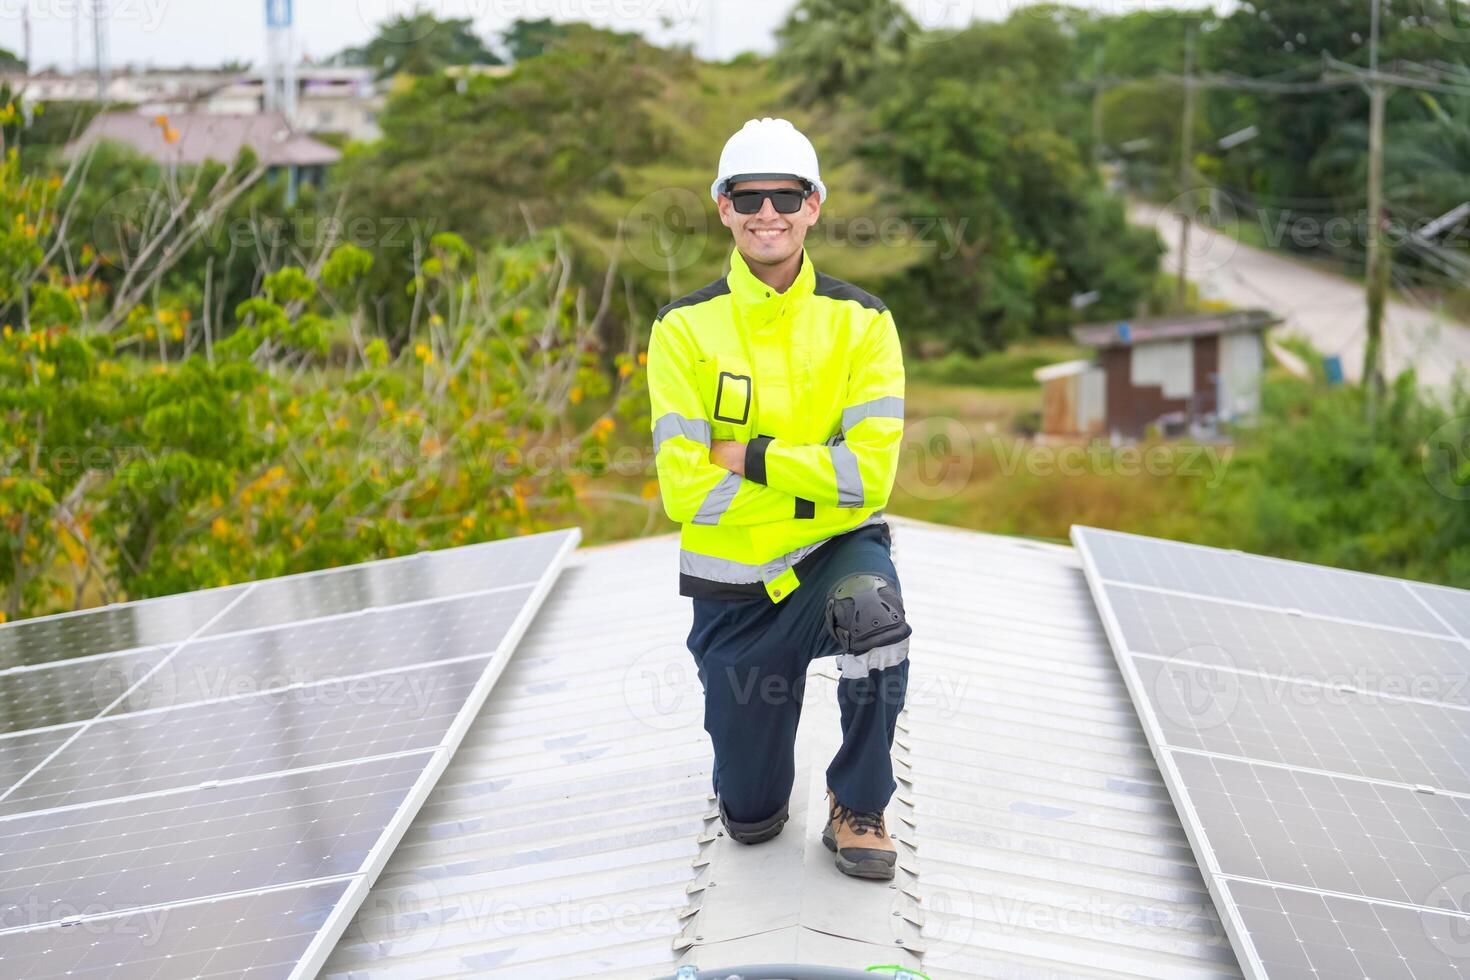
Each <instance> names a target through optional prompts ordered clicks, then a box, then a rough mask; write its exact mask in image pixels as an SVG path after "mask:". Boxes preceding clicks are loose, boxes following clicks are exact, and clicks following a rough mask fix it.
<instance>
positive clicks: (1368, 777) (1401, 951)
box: [1072, 528, 1470, 980]
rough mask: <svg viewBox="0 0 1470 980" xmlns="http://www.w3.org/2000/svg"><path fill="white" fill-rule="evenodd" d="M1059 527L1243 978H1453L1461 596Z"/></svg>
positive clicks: (1468, 657) (1460, 805) (1460, 963)
mask: <svg viewBox="0 0 1470 980" xmlns="http://www.w3.org/2000/svg"><path fill="white" fill-rule="evenodd" d="M1072 536H1073V541H1074V542H1075V543H1076V544H1077V546H1078V549H1079V551H1080V552H1081V553H1082V557H1083V565H1084V568H1085V570H1086V572H1087V576H1088V582H1089V585H1090V586H1091V588H1092V590H1093V594H1094V597H1095V598H1096V599H1097V600H1098V605H1099V609H1100V611H1101V612H1102V614H1103V620H1104V625H1105V627H1106V629H1107V631H1108V637H1109V640H1110V641H1111V642H1112V645H1113V649H1114V654H1115V655H1116V658H1117V660H1118V662H1119V665H1120V667H1121V668H1122V670H1123V673H1124V675H1125V678H1126V679H1127V681H1128V688H1129V694H1130V696H1131V697H1132V698H1133V699H1134V701H1135V704H1136V706H1137V707H1138V709H1139V712H1140V715H1141V716H1142V718H1143V720H1144V723H1145V727H1146V728H1147V729H1148V730H1149V734H1150V741H1151V743H1152V744H1153V747H1154V750H1155V754H1156V755H1157V756H1158V757H1159V761H1160V768H1161V771H1162V773H1163V775H1164V777H1165V780H1166V782H1167V783H1168V784H1169V787H1170V790H1171V793H1172V795H1173V796H1174V798H1175V800H1176V801H1177V802H1178V803H1179V805H1180V807H1181V811H1182V815H1183V816H1184V817H1185V819H1186V823H1187V824H1188V825H1190V826H1191V827H1192V830H1191V841H1192V843H1194V845H1195V846H1196V848H1197V851H1198V853H1199V855H1200V858H1201V865H1202V867H1203V868H1204V870H1205V871H1206V872H1207V880H1208V881H1209V883H1210V885H1211V888H1212V891H1214V893H1215V896H1216V900H1217V903H1218V904H1219V905H1220V907H1221V908H1222V911H1223V912H1224V913H1225V915H1224V918H1225V921H1226V922H1227V924H1228V927H1229V929H1230V930H1231V934H1232V937H1233V938H1235V939H1236V940H1237V941H1238V942H1239V943H1242V944H1243V948H1238V951H1239V952H1241V954H1242V956H1241V962H1242V965H1243V966H1245V967H1246V968H1247V973H1249V974H1250V975H1252V976H1254V977H1258V978H1259V977H1270V978H1271V980H1282V978H1300V980H1326V978H1337V977H1342V978H1348V977H1351V978H1354V980H1362V978H1369V977H1371V978H1377V977H1381V976H1395V977H1399V976H1402V977H1411V978H1418V977H1426V978H1427V977H1455V976H1463V975H1465V973H1466V967H1467V963H1470V681H1467V678H1470V642H1467V640H1466V639H1465V638H1464V636H1463V634H1464V632H1465V630H1464V627H1466V626H1467V625H1470V602H1467V599H1470V593H1464V592H1461V591H1459V590H1454V589H1443V588H1438V587H1432V586H1425V585H1419V584H1415V583H1407V582H1403V581H1399V580H1395V579H1389V578H1384V577H1380V576H1369V575H1361V574H1357V573H1353V572H1346V571H1340V570H1337V569H1329V568H1319V567H1315V566H1308V565H1302V564H1298V563H1291V562H1281V561H1274V560H1271V559H1265V558H1259V557H1256V556H1249V555H1242V554H1240V553H1238V552H1229V551H1221V550H1219V549H1209V548H1201V547H1198V546H1194V545H1183V544H1179V543H1175V542H1162V541H1154V540H1151V539H1147V538H1141V537H1137V536H1131V535H1119V534H1116V533H1112V532H1102V531H1095V530H1093V529H1090V528H1074V529H1073V535H1072ZM1457 634H1459V635H1457ZM1242 879H1249V881H1245V880H1242Z"/></svg>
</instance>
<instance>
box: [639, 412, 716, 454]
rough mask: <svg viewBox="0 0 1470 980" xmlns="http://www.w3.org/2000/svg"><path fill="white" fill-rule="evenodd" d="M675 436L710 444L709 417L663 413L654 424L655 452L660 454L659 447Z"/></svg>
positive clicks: (701, 443)
mask: <svg viewBox="0 0 1470 980" xmlns="http://www.w3.org/2000/svg"><path fill="white" fill-rule="evenodd" d="M674 436H683V437H684V438H686V439H689V440H691V441H693V442H697V443H699V444H700V445H702V446H706V447H707V446H709V444H710V428H709V421H708V420H707V419H691V418H685V417H684V416H683V415H680V414H679V413H678V412H669V413H668V414H667V415H663V416H661V417H660V418H659V420H658V421H657V422H655V423H654V424H653V454H654V455H655V456H657V455H658V450H659V447H660V446H662V445H663V444H664V440H665V439H670V438H672V437H674Z"/></svg>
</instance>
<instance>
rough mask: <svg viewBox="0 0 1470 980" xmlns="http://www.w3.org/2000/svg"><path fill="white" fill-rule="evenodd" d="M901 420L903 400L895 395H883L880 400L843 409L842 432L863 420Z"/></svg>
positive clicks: (875, 399)
mask: <svg viewBox="0 0 1470 980" xmlns="http://www.w3.org/2000/svg"><path fill="white" fill-rule="evenodd" d="M901 418H903V399H902V398H900V397H898V396H897V395H884V396H883V397H882V398H874V399H873V400H872V401H866V402H863V403H862V404H861V405H853V406H851V407H850V408H844V409H843V410H842V431H843V432H846V431H847V430H848V429H850V428H852V427H853V426H855V425H857V424H858V423H859V422H861V421H862V420H863V419H901Z"/></svg>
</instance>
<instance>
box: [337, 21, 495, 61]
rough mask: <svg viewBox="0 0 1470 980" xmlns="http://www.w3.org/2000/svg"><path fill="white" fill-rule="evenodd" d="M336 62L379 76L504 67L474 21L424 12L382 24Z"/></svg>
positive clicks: (338, 57) (344, 52)
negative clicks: (374, 71)
mask: <svg viewBox="0 0 1470 980" xmlns="http://www.w3.org/2000/svg"><path fill="white" fill-rule="evenodd" d="M336 60H338V61H341V62H342V63H344V64H349V65H367V66H371V67H372V68H375V69H377V71H378V75H379V77H386V76H388V75H396V74H404V75H432V74H434V73H435V72H438V71H441V70H442V69H444V68H447V67H449V66H451V65H499V64H502V61H501V59H500V58H499V57H498V56H497V55H496V54H495V52H493V51H491V50H490V49H489V48H487V47H485V43H484V42H483V41H481V40H480V38H479V37H478V36H476V34H475V32H474V30H473V22H472V21H470V20H468V19H463V20H440V19H438V18H437V17H435V16H434V15H433V14H432V13H429V12H428V11H425V10H422V9H415V10H414V12H413V13H411V14H401V15H399V16H398V17H395V18H394V19H393V20H390V21H388V22H387V23H385V24H382V25H381V26H380V27H379V28H378V31H377V33H376V34H375V35H374V36H373V39H372V40H371V41H369V42H368V43H367V44H366V45H364V46H363V47H360V48H348V49H347V50H345V51H343V52H342V53H341V54H339V55H338V56H337V58H336Z"/></svg>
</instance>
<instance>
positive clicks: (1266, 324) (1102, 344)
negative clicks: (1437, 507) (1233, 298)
mask: <svg viewBox="0 0 1470 980" xmlns="http://www.w3.org/2000/svg"><path fill="white" fill-rule="evenodd" d="M1280 322H1281V318H1280V317H1278V316H1276V314H1274V313H1271V312H1270V311H1268V310H1235V311H1232V312H1228V313H1197V314H1194V315H1192V316H1163V317H1147V318H1143V319H1138V320H1116V321H1112V322H1109V323H1086V324H1083V325H1082V326H1078V327H1073V328H1072V339H1073V340H1075V341H1076V342H1077V343H1078V344H1080V345H1082V346H1083V347H1096V348H1099V349H1104V350H1105V349H1107V348H1110V347H1131V346H1133V345H1135V344H1147V343H1156V342H1158V341H1163V340H1185V339H1188V338H1190V337H1210V336H1215V335H1218V334H1226V333H1239V332H1241V331H1250V330H1267V329H1269V328H1271V327H1274V326H1276V325H1277V324H1279V323H1280ZM1125 328H1126V330H1125Z"/></svg>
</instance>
